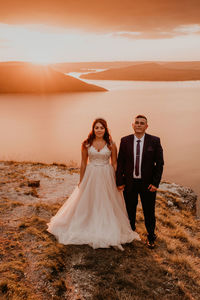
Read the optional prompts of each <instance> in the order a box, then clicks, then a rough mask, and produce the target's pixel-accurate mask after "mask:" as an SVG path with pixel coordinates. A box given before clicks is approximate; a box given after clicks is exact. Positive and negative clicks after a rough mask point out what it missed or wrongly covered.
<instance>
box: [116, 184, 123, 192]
mask: <svg viewBox="0 0 200 300" xmlns="http://www.w3.org/2000/svg"><path fill="white" fill-rule="evenodd" d="M124 188H125V185H119V186H118V187H117V189H118V191H122V192H123V190H124Z"/></svg>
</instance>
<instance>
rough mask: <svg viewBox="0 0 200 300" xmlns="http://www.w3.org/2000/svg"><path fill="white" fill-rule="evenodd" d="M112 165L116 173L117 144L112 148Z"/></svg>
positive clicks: (113, 144)
mask: <svg viewBox="0 0 200 300" xmlns="http://www.w3.org/2000/svg"><path fill="white" fill-rule="evenodd" d="M111 165H112V166H113V168H114V170H115V172H116V170H117V147H116V145H115V143H112V146H111Z"/></svg>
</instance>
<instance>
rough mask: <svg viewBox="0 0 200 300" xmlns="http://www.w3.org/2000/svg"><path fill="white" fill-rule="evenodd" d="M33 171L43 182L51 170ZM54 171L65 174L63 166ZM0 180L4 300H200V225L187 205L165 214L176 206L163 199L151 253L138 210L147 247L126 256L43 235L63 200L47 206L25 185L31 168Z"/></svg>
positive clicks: (128, 250)
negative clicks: (154, 243)
mask: <svg viewBox="0 0 200 300" xmlns="http://www.w3.org/2000/svg"><path fill="white" fill-rule="evenodd" d="M19 167H20V168H19ZM34 168H35V169H34V170H35V172H36V174H37V170H38V174H39V173H41V170H43V171H44V168H46V169H48V168H49V166H48V165H46V166H45V165H34ZM51 168H52V166H51ZM55 169H56V172H57V173H59V170H60V171H62V172H63V171H65V172H67V168H66V167H65V166H56V165H55ZM0 173H1V174H0V175H1V178H3V179H2V180H1V182H0V196H1V197H0V239H1V243H0V261H1V265H0V272H1V278H0V298H1V299H2V300H3V299H9V300H10V299H13V300H18V299H20V300H21V299H28V300H33V299H34V300H36V299H37V300H40V299H41V300H49V299H54V300H58V299H71V300H72V299H73V300H75V299H76V300H77V299H96V300H105V299H106V300H107V299H108V300H115V299H116V300H117V299H123V300H129V299H159V300H160V299H166V300H167V299H173V300H174V299H176V300H178V299H180V300H184V299H195V300H196V299H200V296H199V291H200V259H199V258H200V250H199V245H200V229H199V223H200V221H199V220H197V219H196V218H195V216H194V214H193V213H192V212H190V211H189V210H188V209H184V206H183V205H176V206H173V207H169V206H168V201H169V199H170V197H171V200H173V202H174V203H175V202H176V199H175V195H174V194H173V193H170V192H164V191H163V192H160V193H158V196H157V207H156V214H157V235H158V239H157V246H156V248H155V249H154V250H150V249H148V248H146V245H145V239H146V233H145V228H144V220H143V215H142V211H141V207H140V206H139V207H138V214H137V232H138V233H139V234H140V236H141V239H142V241H134V242H133V243H131V244H127V245H125V246H124V248H125V251H123V252H122V251H119V250H115V249H113V248H110V249H97V250H93V249H92V248H91V247H89V246H87V245H81V246H73V245H70V246H64V245H60V244H58V243H57V241H56V239H55V238H54V236H52V235H51V234H49V233H48V232H47V231H46V228H47V226H46V223H47V222H48V221H49V219H50V218H51V216H52V215H54V214H55V213H56V211H57V210H58V208H59V207H60V205H61V204H62V203H63V201H64V199H63V198H62V197H61V198H60V199H57V201H54V202H52V201H51V202H47V201H43V200H42V198H41V196H40V189H41V186H40V187H33V186H28V184H27V182H28V180H29V178H27V177H26V164H23V167H22V164H18V163H7V164H3V165H1V168H0ZM43 173H44V172H43ZM45 174H46V173H45ZM45 176H47V175H45ZM38 178H39V179H40V177H39V175H38ZM6 187H7V188H6ZM6 190H7V191H8V192H7V193H6V192H5V191H6ZM11 190H12V193H11ZM25 199H27V201H26V200H25ZM177 203H178V201H177Z"/></svg>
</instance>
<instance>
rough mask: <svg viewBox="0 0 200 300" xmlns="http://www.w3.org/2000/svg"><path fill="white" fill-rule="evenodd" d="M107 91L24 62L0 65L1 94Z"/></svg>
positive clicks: (46, 68) (46, 67)
mask: <svg viewBox="0 0 200 300" xmlns="http://www.w3.org/2000/svg"><path fill="white" fill-rule="evenodd" d="M97 91H106V90H105V89H104V88H101V87H99V86H96V85H92V84H87V83H85V82H83V81H82V80H79V79H76V78H74V77H71V76H67V75H65V74H63V73H61V72H58V71H55V70H54V69H52V68H51V67H49V66H41V65H34V64H31V63H23V62H5V63H0V93H55V92H97Z"/></svg>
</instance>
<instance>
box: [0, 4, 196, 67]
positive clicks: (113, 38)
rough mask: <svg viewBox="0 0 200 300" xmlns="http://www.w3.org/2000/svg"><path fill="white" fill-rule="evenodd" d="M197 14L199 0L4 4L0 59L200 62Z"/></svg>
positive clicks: (1, 18)
mask: <svg viewBox="0 0 200 300" xmlns="http://www.w3.org/2000/svg"><path fill="white" fill-rule="evenodd" d="M199 11H200V1H199V0H190V1H189V0H182V1H180V0H179V1H176V0H174V1H172V0H168V1H164V0H140V1H139V0H135V1H133V0H123V1H121V0H120V1H119V0H113V1H109V0H101V1H95V0H79V1H76V0H57V1H55V0H34V1H32V2H30V1H27V0H26V1H25V0H18V1H13V0H7V1H4V2H3V3H1V9H0V61H5V60H30V61H35V62H44V63H45V62H46V63H48V62H56V61H59V62H60V61H94V60H200V14H199Z"/></svg>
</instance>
